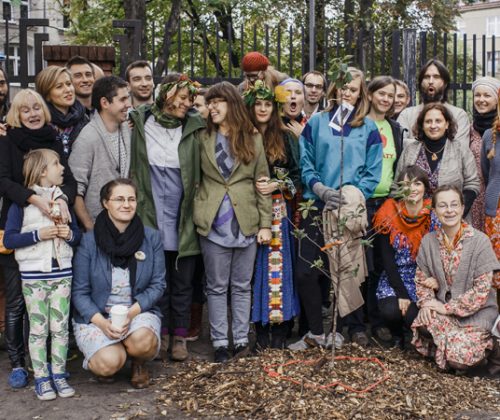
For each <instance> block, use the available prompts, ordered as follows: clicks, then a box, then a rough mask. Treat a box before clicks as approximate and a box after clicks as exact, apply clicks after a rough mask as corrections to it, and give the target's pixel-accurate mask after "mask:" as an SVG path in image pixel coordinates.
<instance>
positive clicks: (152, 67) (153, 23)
mask: <svg viewBox="0 0 500 420" xmlns="http://www.w3.org/2000/svg"><path fill="white" fill-rule="evenodd" d="M151 28H152V34H151V70H152V71H153V76H154V74H155V67H156V66H155V57H156V54H155V42H156V31H155V21H154V20H153V22H152V24H151ZM153 95H154V89H153Z"/></svg>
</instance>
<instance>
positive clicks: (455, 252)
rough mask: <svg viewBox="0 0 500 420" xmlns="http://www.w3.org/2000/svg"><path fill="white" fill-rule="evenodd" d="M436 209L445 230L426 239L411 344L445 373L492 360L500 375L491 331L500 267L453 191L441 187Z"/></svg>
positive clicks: (499, 360) (498, 353)
mask: <svg viewBox="0 0 500 420" xmlns="http://www.w3.org/2000/svg"><path fill="white" fill-rule="evenodd" d="M432 206H433V208H434V209H435V211H436V214H437V216H438V218H439V221H440V222H441V228H440V229H438V230H436V231H435V232H432V233H429V234H428V235H426V236H425V237H424V239H423V240H422V244H421V246H420V251H419V253H418V257H417V265H418V268H417V272H416V275H415V283H416V294H417V305H418V307H419V308H420V311H419V313H418V316H417V318H416V319H415V322H414V323H413V325H412V329H413V331H414V333H415V336H414V339H413V344H414V345H415V347H416V349H417V351H418V352H420V353H421V354H423V355H424V356H430V357H434V359H435V361H436V363H437V365H438V367H439V368H441V369H454V370H458V371H463V370H467V369H470V368H471V367H474V366H476V365H478V364H480V363H481V362H483V360H486V359H487V360H488V370H489V374H491V375H499V374H500V345H499V341H498V339H497V338H495V337H492V336H491V334H490V331H491V329H492V327H493V323H494V322H495V319H496V317H497V315H498V307H497V303H496V299H495V293H494V291H493V288H492V287H491V286H492V277H493V272H494V271H497V270H499V269H500V264H499V263H498V260H497V258H496V256H495V253H494V252H493V250H492V248H491V244H490V241H489V239H488V237H487V236H486V235H485V234H483V233H482V232H479V231H477V230H475V229H474V228H472V227H471V226H469V225H468V224H467V223H465V222H463V221H462V216H463V214H464V200H463V196H462V192H461V190H460V189H458V188H457V187H455V186H451V185H445V186H441V187H439V188H438V189H437V190H436V191H435V193H434V196H433V198H432Z"/></svg>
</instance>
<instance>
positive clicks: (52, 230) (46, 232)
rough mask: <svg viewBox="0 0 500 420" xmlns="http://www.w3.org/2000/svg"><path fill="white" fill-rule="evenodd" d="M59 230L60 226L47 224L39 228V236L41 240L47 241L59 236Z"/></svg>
mask: <svg viewBox="0 0 500 420" xmlns="http://www.w3.org/2000/svg"><path fill="white" fill-rule="evenodd" d="M58 232H59V228H58V227H57V226H47V227H44V228H41V229H38V236H39V238H40V240H42V241H46V240H48V239H54V238H57V236H58V235H57V234H58Z"/></svg>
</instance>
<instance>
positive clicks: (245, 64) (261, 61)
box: [241, 51, 271, 73]
mask: <svg viewBox="0 0 500 420" xmlns="http://www.w3.org/2000/svg"><path fill="white" fill-rule="evenodd" d="M269 64H271V63H270V62H269V59H268V58H267V57H266V56H265V55H262V54H261V53H259V52H257V51H252V52H249V53H247V54H245V56H244V57H243V60H241V68H242V69H243V71H244V72H247V73H248V72H251V71H264V70H266V69H267V66H269Z"/></svg>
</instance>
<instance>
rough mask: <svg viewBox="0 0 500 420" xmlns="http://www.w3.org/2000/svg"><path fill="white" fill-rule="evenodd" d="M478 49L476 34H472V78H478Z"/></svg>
mask: <svg viewBox="0 0 500 420" xmlns="http://www.w3.org/2000/svg"><path fill="white" fill-rule="evenodd" d="M476 54H477V49H476V34H474V35H472V80H473V81H474V80H476V76H477V69H476V66H477V57H476Z"/></svg>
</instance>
